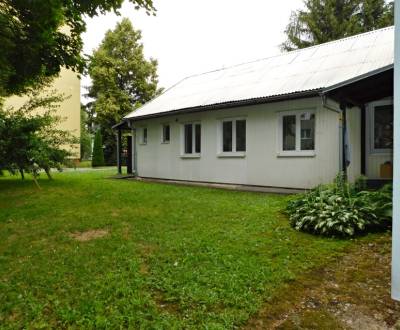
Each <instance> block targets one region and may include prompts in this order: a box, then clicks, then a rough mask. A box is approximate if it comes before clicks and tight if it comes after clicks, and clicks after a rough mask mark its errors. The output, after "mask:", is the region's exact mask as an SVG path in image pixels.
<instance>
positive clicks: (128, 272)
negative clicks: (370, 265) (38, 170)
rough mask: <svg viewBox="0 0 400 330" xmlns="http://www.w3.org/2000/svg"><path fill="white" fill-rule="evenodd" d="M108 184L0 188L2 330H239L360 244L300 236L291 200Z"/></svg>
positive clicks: (83, 181)
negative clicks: (83, 237)
mask: <svg viewBox="0 0 400 330" xmlns="http://www.w3.org/2000/svg"><path fill="white" fill-rule="evenodd" d="M110 174H112V172H110V171H96V172H86V173H78V172H71V173H64V174H56V175H54V177H55V180H54V181H48V180H47V179H45V178H44V177H43V179H41V180H40V181H39V182H40V184H41V186H42V190H40V191H39V190H37V188H36V187H35V186H34V184H33V183H32V181H30V180H29V179H28V180H26V181H25V182H22V181H21V180H19V179H18V178H10V177H5V178H1V179H0V327H2V328H20V327H27V328H40V327H45V328H48V327H74V328H92V327H94V326H96V327H99V328H116V327H124V328H125V327H131V328H142V329H170V328H204V329H223V328H232V327H233V326H239V325H241V324H244V323H245V322H246V321H247V320H248V319H249V317H250V316H251V315H254V314H255V313H256V312H257V310H258V309H259V308H260V307H261V306H262V303H263V301H265V300H268V299H269V298H271V297H273V296H276V295H279V290H280V288H281V287H282V286H283V284H284V283H285V282H289V281H292V280H293V279H295V278H296V276H298V275H300V274H301V273H304V272H305V271H307V270H308V269H310V268H313V267H317V266H321V265H322V264H324V263H326V262H327V261H328V260H329V259H330V258H332V257H334V256H335V255H337V254H339V253H340V252H341V251H343V250H344V248H346V247H347V246H349V245H351V244H354V241H341V240H333V239H326V238H318V237H314V236H310V235H307V234H302V233H299V232H296V231H294V230H292V229H291V228H290V227H289V225H288V220H287V218H286V217H285V216H284V215H282V214H281V210H282V209H283V208H284V205H285V199H286V197H282V196H274V195H266V194H257V193H246V192H235V191H224V190H217V189H208V188H200V187H178V186H172V185H163V184H152V183H143V182H136V181H128V180H111V179H106V177H107V176H109V175H110ZM93 229H103V230H107V231H108V234H107V235H106V236H104V237H102V238H97V239H93V240H89V241H85V242H81V241H77V240H76V239H74V238H73V237H71V233H76V232H84V231H87V230H93Z"/></svg>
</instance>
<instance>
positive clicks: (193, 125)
mask: <svg viewBox="0 0 400 330" xmlns="http://www.w3.org/2000/svg"><path fill="white" fill-rule="evenodd" d="M185 125H192V151H193V152H192V153H191V154H187V153H185ZM196 125H200V152H199V153H196V129H195V127H196ZM202 139H203V125H202V124H201V122H200V121H190V122H185V123H182V125H181V158H200V157H201V150H202V149H203V148H202V147H203V141H202Z"/></svg>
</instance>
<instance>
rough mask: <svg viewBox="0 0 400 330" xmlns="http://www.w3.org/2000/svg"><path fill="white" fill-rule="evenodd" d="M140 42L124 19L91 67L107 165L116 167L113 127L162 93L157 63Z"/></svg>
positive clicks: (97, 52)
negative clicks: (150, 57)
mask: <svg viewBox="0 0 400 330" xmlns="http://www.w3.org/2000/svg"><path fill="white" fill-rule="evenodd" d="M140 40H141V32H140V31H139V30H135V29H134V28H133V27H132V24H131V22H130V21H129V19H127V18H124V19H123V20H122V21H121V22H120V23H118V24H117V26H116V27H115V29H114V30H113V31H110V30H109V31H108V32H107V33H106V35H105V37H104V39H103V41H102V43H101V44H100V46H99V48H98V49H97V50H95V51H94V53H93V56H92V58H91V61H90V64H89V74H90V77H91V78H92V85H91V86H90V87H89V93H88V96H90V97H91V98H93V99H94V102H93V103H92V104H91V107H92V110H93V111H94V112H95V114H96V115H95V116H94V118H95V123H96V124H97V125H100V128H101V132H102V135H103V142H104V145H105V150H104V153H105V159H106V163H107V164H115V155H116V139H115V132H113V131H112V129H111V127H112V126H113V125H115V124H117V123H119V122H120V121H121V120H122V118H123V117H124V116H125V115H126V114H128V113H129V112H131V111H133V110H134V109H136V108H137V107H139V106H140V105H142V104H143V103H145V102H147V101H149V100H151V99H152V98H153V97H154V96H155V95H157V93H159V92H160V90H158V89H157V83H158V77H157V61H156V60H154V59H149V60H147V59H146V58H145V57H144V54H143V45H142V44H141V43H140Z"/></svg>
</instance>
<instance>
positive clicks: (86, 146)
mask: <svg viewBox="0 0 400 330" xmlns="http://www.w3.org/2000/svg"><path fill="white" fill-rule="evenodd" d="M80 142H81V159H90V157H91V156H92V137H91V135H90V132H89V129H88V126H87V113H86V111H85V106H84V105H83V104H81V138H80Z"/></svg>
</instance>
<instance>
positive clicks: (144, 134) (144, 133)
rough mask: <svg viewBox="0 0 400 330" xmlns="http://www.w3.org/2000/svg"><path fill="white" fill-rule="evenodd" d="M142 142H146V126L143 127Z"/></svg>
mask: <svg viewBox="0 0 400 330" xmlns="http://www.w3.org/2000/svg"><path fill="white" fill-rule="evenodd" d="M143 143H147V128H143Z"/></svg>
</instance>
